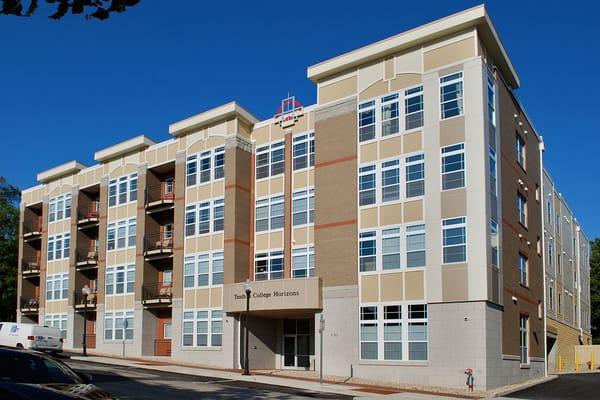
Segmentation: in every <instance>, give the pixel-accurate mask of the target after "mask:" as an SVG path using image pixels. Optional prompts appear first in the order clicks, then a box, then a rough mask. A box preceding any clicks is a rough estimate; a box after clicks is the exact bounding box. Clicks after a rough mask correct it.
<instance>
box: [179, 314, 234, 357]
mask: <svg viewBox="0 0 600 400" xmlns="http://www.w3.org/2000/svg"><path fill="white" fill-rule="evenodd" d="M204 311H205V312H207V318H199V317H198V312H204ZM215 312H220V313H221V317H220V318H219V317H216V318H214V317H213V313H215ZM186 313H193V318H186V317H185V314H186ZM224 319H225V318H224V312H223V310H222V309H221V308H193V309H192V308H185V309H183V311H182V314H181V348H182V350H184V351H185V350H186V349H219V350H220V349H222V348H223V330H224V329H223V328H224V323H223V322H224ZM202 321H206V323H207V324H206V325H207V330H206V346H200V345H198V334H199V333H198V322H202ZM218 321H221V332H220V333H214V332H213V324H212V323H213V322H218ZM186 322H191V323H192V327H193V329H192V333H191V334H190V333H187V334H186V333H184V324H185V323H186ZM216 334H220V335H221V345H216V346H215V345H213V343H212V336H213V335H216ZM184 335H192V345H191V346H186V345H184V344H183V343H184V340H183V337H184Z"/></svg>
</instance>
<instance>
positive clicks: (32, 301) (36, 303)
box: [21, 296, 40, 312]
mask: <svg viewBox="0 0 600 400" xmlns="http://www.w3.org/2000/svg"><path fill="white" fill-rule="evenodd" d="M39 308H40V300H39V299H38V298H37V297H25V296H21V311H22V312H37V311H38V310H39Z"/></svg>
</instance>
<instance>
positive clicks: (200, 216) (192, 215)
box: [185, 199, 225, 237]
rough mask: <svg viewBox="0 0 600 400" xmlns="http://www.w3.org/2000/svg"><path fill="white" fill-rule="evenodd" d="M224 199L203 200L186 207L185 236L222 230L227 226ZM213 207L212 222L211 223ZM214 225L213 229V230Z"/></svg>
mask: <svg viewBox="0 0 600 400" xmlns="http://www.w3.org/2000/svg"><path fill="white" fill-rule="evenodd" d="M224 202H225V200H224V199H215V200H213V201H212V207H211V202H210V201H203V202H200V203H197V204H190V205H188V206H186V207H185V236H186V237H189V236H196V235H204V234H207V233H214V232H220V231H222V230H224V228H225V206H224ZM211 208H212V224H211ZM211 225H212V230H211Z"/></svg>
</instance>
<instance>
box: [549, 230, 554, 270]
mask: <svg viewBox="0 0 600 400" xmlns="http://www.w3.org/2000/svg"><path fill="white" fill-rule="evenodd" d="M553 255H554V245H553V244H552V238H550V239H548V268H550V269H551V270H554V263H553V262H554V257H553Z"/></svg>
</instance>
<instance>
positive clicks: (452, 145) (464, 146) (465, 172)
mask: <svg viewBox="0 0 600 400" xmlns="http://www.w3.org/2000/svg"><path fill="white" fill-rule="evenodd" d="M454 146H462V148H460V149H458V150H452V151H449V152H446V153H444V149H447V148H449V147H454ZM457 154H462V156H463V164H464V167H463V168H462V172H463V176H464V184H463V185H462V186H460V187H455V188H451V189H444V175H447V174H453V173H456V172H458V170H457V171H452V172H443V171H444V157H449V156H453V155H457ZM467 185H468V181H467V152H466V144H465V143H464V142H461V143H454V144H451V145H448V146H444V147H441V148H440V192H449V191H452V190H459V189H464V188H466V187H467Z"/></svg>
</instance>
